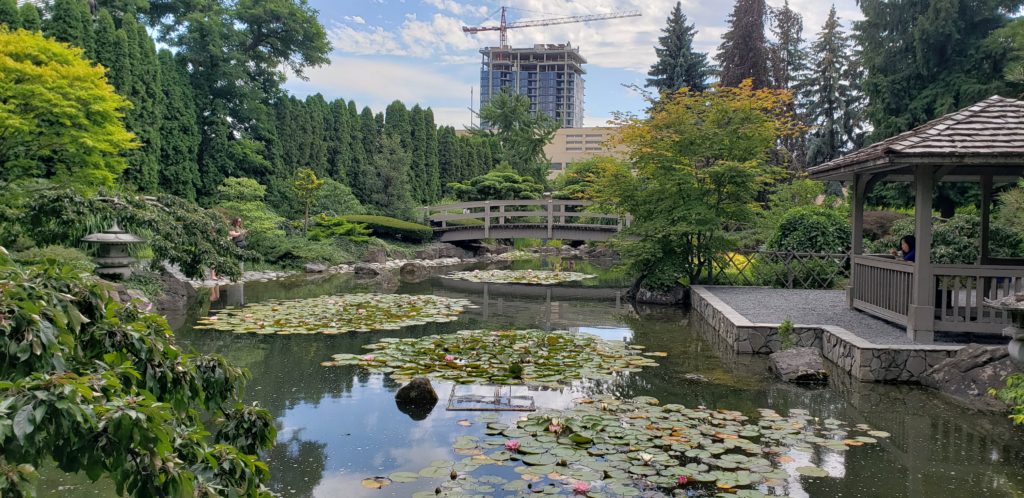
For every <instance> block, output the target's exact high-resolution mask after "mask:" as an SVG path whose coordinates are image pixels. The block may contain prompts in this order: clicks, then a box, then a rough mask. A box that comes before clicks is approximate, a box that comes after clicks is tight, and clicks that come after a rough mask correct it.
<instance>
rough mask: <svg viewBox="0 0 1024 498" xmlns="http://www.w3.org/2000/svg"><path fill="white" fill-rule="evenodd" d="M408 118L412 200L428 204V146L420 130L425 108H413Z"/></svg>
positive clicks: (418, 106) (417, 106) (415, 106)
mask: <svg viewBox="0 0 1024 498" xmlns="http://www.w3.org/2000/svg"><path fill="white" fill-rule="evenodd" d="M408 117H409V138H410V144H409V148H407V149H406V150H407V151H408V152H409V153H410V154H411V158H410V159H411V163H410V165H409V171H410V173H411V174H412V176H411V177H410V178H409V180H410V181H411V182H412V198H413V200H415V201H416V202H418V203H426V202H428V200H427V199H429V198H430V195H429V193H428V190H429V188H428V185H427V181H428V180H427V163H426V153H427V145H426V143H425V141H424V139H425V138H426V137H425V136H424V135H423V133H422V131H421V130H420V123H421V122H422V121H423V108H422V107H420V105H419V104H416V105H414V106H412V109H411V110H409V114H408Z"/></svg>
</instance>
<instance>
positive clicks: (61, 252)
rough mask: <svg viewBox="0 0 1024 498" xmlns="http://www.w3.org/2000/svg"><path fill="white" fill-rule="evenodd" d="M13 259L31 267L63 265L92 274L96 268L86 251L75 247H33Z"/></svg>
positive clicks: (20, 252)
mask: <svg viewBox="0 0 1024 498" xmlns="http://www.w3.org/2000/svg"><path fill="white" fill-rule="evenodd" d="M13 259H14V260H15V261H17V262H19V263H23V264H30V265H36V264H43V263H50V264H61V265H64V266H68V267H70V268H73V269H75V270H77V271H83V272H91V271H92V270H93V268H96V264H95V263H93V262H92V258H91V257H89V255H88V254H86V253H85V252H84V251H81V250H79V249H75V248H73V247H64V246H56V245H52V246H46V247H33V248H31V249H26V250H24V251H19V252H17V253H15V254H14V256H13Z"/></svg>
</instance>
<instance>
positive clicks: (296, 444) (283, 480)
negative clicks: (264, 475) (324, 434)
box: [263, 430, 327, 496]
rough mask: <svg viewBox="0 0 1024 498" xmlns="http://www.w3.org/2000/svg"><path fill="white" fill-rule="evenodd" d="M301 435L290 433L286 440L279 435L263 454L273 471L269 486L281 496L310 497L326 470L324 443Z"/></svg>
mask: <svg viewBox="0 0 1024 498" xmlns="http://www.w3.org/2000/svg"><path fill="white" fill-rule="evenodd" d="M301 432H302V431H301V430H297V431H294V432H292V433H291V434H290V435H289V437H288V439H281V438H280V436H279V437H278V440H277V444H276V445H275V446H274V447H273V448H272V449H270V450H269V451H267V452H265V453H264V454H263V459H264V461H266V462H267V464H268V465H270V466H271V468H272V469H273V472H271V476H270V483H269V485H268V487H269V488H270V490H271V491H273V492H275V493H277V494H279V495H281V496H312V495H313V490H314V489H316V487H317V486H318V485H319V484H320V480H321V479H322V478H323V475H324V469H326V468H327V465H326V461H327V454H326V448H327V444H326V443H321V442H318V441H309V440H305V439H302V437H301Z"/></svg>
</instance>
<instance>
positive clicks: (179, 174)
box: [158, 49, 200, 200]
mask: <svg viewBox="0 0 1024 498" xmlns="http://www.w3.org/2000/svg"><path fill="white" fill-rule="evenodd" d="M158 59H159V62H160V87H161V90H162V93H163V106H162V108H161V116H160V118H161V119H160V170H159V184H160V188H161V189H162V190H163V191H164V192H167V193H169V194H174V195H177V196H180V197H184V198H186V199H192V200H194V199H195V198H196V187H198V185H199V164H198V163H197V162H196V156H197V154H198V152H199V137H200V135H199V125H198V123H197V121H196V119H197V117H196V105H195V100H194V97H193V95H192V89H191V87H189V85H188V75H187V74H186V73H185V69H184V68H183V67H181V65H180V64H178V63H177V61H175V59H174V56H173V55H172V54H171V52H170V51H169V50H166V49H165V50H161V51H160V53H159V55H158Z"/></svg>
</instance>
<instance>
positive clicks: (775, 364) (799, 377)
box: [768, 348, 828, 383]
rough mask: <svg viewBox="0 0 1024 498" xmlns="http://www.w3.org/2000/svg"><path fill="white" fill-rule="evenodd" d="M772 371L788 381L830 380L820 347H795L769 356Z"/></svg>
mask: <svg viewBox="0 0 1024 498" xmlns="http://www.w3.org/2000/svg"><path fill="white" fill-rule="evenodd" d="M768 361H769V364H770V368H771V370H772V372H774V373H775V374H776V375H778V376H779V377H780V378H781V379H782V380H784V381H786V382H797V383H819V382H826V381H827V380H828V372H826V371H825V359H824V358H823V357H822V356H821V351H819V350H818V348H793V349H787V350H785V351H779V352H778V353H772V354H771V355H770V356H769V357H768Z"/></svg>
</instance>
